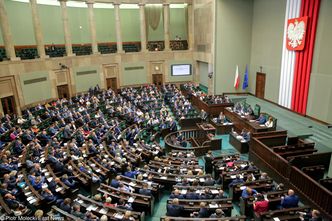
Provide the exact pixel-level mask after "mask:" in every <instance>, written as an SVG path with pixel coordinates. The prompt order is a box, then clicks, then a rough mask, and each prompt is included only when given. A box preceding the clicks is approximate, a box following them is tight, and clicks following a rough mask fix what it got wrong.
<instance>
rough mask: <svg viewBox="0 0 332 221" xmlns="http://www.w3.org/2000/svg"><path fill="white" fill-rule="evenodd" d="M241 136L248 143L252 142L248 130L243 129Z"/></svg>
mask: <svg viewBox="0 0 332 221" xmlns="http://www.w3.org/2000/svg"><path fill="white" fill-rule="evenodd" d="M241 136H242V137H243V139H244V140H245V141H246V142H248V141H249V140H250V132H249V131H247V130H246V129H243V130H242V132H241Z"/></svg>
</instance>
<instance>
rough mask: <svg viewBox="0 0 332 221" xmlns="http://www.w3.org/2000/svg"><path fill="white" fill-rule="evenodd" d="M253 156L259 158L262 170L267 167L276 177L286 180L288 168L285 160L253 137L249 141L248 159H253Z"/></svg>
mask: <svg viewBox="0 0 332 221" xmlns="http://www.w3.org/2000/svg"><path fill="white" fill-rule="evenodd" d="M253 154H254V155H256V156H257V157H259V159H260V161H262V162H264V165H263V167H264V168H265V167H267V168H269V169H270V170H271V171H274V173H276V174H277V175H278V176H280V177H282V179H284V180H288V177H289V174H290V168H289V163H288V162H287V160H285V159H284V158H282V157H281V156H279V155H278V154H275V153H274V152H273V150H271V149H270V148H268V147H266V146H265V145H264V144H263V143H262V142H261V141H260V140H259V139H257V138H255V137H254V138H252V139H251V141H250V148H249V158H250V157H253ZM259 166H260V165H259Z"/></svg>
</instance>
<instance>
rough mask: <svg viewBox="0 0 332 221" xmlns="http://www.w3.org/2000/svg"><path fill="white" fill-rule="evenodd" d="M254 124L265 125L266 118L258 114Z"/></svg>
mask: <svg viewBox="0 0 332 221" xmlns="http://www.w3.org/2000/svg"><path fill="white" fill-rule="evenodd" d="M256 122H257V123H259V124H265V123H266V118H265V116H264V114H260V115H259V118H257V119H256Z"/></svg>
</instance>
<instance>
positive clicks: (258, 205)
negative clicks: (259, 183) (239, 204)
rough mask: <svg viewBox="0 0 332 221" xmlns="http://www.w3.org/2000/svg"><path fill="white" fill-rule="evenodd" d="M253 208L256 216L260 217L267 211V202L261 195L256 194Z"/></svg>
mask: <svg viewBox="0 0 332 221" xmlns="http://www.w3.org/2000/svg"><path fill="white" fill-rule="evenodd" d="M253 206H254V212H255V214H256V216H257V217H260V215H261V214H262V213H264V212H267V211H268V210H269V201H268V200H266V199H265V198H264V196H263V195H262V194H258V195H257V199H256V200H255V201H254V204H253Z"/></svg>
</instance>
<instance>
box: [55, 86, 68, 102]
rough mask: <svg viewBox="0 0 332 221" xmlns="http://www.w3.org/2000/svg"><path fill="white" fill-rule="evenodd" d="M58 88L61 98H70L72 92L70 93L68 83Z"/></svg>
mask: <svg viewBox="0 0 332 221" xmlns="http://www.w3.org/2000/svg"><path fill="white" fill-rule="evenodd" d="M57 89H58V97H59V99H62V98H66V99H68V98H69V96H70V94H69V87H68V84H65V85H60V86H57Z"/></svg>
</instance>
